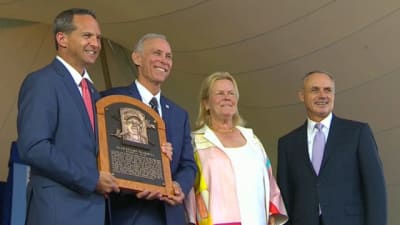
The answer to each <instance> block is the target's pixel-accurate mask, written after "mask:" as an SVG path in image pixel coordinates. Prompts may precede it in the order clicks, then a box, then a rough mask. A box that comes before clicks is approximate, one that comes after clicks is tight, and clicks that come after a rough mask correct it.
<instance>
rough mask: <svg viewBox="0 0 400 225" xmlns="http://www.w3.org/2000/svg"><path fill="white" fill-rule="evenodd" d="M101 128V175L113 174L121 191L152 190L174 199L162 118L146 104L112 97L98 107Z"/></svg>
mask: <svg viewBox="0 0 400 225" xmlns="http://www.w3.org/2000/svg"><path fill="white" fill-rule="evenodd" d="M96 108H97V120H98V127H99V156H98V167H99V170H100V171H106V172H110V173H112V174H114V176H115V177H116V179H117V182H118V185H119V187H120V188H122V189H129V190H133V191H143V190H151V191H157V192H160V193H161V194H163V195H172V194H173V193H172V179H171V172H170V164H169V159H168V157H167V156H166V155H165V154H164V153H162V152H161V143H165V142H166V133H165V132H166V131H165V124H164V121H163V120H162V119H161V117H160V116H159V115H158V114H157V113H156V112H155V111H154V110H153V109H151V108H150V107H149V106H147V105H146V104H144V103H143V102H141V101H139V100H137V99H135V98H132V97H129V96H124V95H110V96H107V97H104V98H102V99H100V100H99V101H98V102H97V103H96Z"/></svg>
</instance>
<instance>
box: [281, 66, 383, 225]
mask: <svg viewBox="0 0 400 225" xmlns="http://www.w3.org/2000/svg"><path fill="white" fill-rule="evenodd" d="M299 98H300V100H301V101H302V102H303V103H304V105H305V108H306V111H307V116H308V119H307V121H306V122H305V123H304V124H303V125H302V126H300V127H299V128H297V129H295V130H293V131H291V132H290V133H289V134H287V135H285V136H283V137H281V138H280V139H279V142H278V170H277V180H278V185H279V187H280V188H281V191H282V195H283V199H284V201H285V204H286V208H287V210H288V215H289V221H288V223H287V224H290V225H318V224H324V225H386V223H387V212H386V210H387V205H386V190H385V180H384V175H383V170H382V163H381V161H380V158H379V155H378V149H377V146H376V143H375V140H374V137H373V135H372V132H371V129H370V128H369V126H368V125H367V124H365V123H361V122H357V121H351V120H346V119H341V118H338V117H336V116H335V115H333V114H332V111H333V105H334V98H335V82H334V80H333V78H332V76H331V75H330V74H329V73H327V72H322V71H312V72H310V73H308V74H307V75H306V76H305V77H304V82H303V88H302V90H301V91H300V92H299ZM315 124H322V128H321V131H318V129H317V128H314V127H315ZM321 132H322V133H321ZM318 133H319V134H318ZM321 135H322V137H324V138H323V144H324V145H325V146H324V147H323V146H322V148H321V150H322V153H323V154H322V158H321V159H320V161H322V163H321V162H319V163H316V161H317V160H316V159H317V158H318V156H317V155H315V153H316V152H317V151H318V150H317V149H318V147H317V146H315V147H313V145H314V144H317V143H320V141H319V140H317V139H314V138H315V136H321ZM325 142H326V144H325ZM314 167H315V168H314Z"/></svg>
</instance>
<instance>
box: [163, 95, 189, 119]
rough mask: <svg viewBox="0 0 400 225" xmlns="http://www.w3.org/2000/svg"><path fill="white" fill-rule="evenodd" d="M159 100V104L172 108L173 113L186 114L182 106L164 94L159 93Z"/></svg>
mask: <svg viewBox="0 0 400 225" xmlns="http://www.w3.org/2000/svg"><path fill="white" fill-rule="evenodd" d="M160 101H161V104H162V105H163V107H167V108H169V109H171V110H173V111H174V113H178V114H184V115H187V114H188V113H187V111H186V110H185V109H184V108H183V107H181V106H179V105H178V104H176V103H175V102H173V101H172V100H170V99H169V98H167V97H165V96H164V95H161V97H160Z"/></svg>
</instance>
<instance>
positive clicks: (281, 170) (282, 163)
mask: <svg viewBox="0 0 400 225" xmlns="http://www.w3.org/2000/svg"><path fill="white" fill-rule="evenodd" d="M286 157H287V156H286V151H285V148H284V144H283V143H282V139H279V141H278V168H277V175H276V176H277V182H278V186H279V188H280V190H281V193H282V197H283V201H284V203H285V205H286V210H287V215H290V202H291V201H290V193H291V190H290V188H289V186H290V185H289V175H288V160H287V158H286ZM286 225H290V221H288V222H287V223H286Z"/></svg>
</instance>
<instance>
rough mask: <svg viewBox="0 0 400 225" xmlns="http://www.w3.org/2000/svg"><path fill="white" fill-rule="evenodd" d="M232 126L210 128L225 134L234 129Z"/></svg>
mask: <svg viewBox="0 0 400 225" xmlns="http://www.w3.org/2000/svg"><path fill="white" fill-rule="evenodd" d="M234 129H235V128H234V127H232V128H228V129H217V128H212V130H214V131H215V132H218V133H223V134H227V133H232V132H233V131H234Z"/></svg>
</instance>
